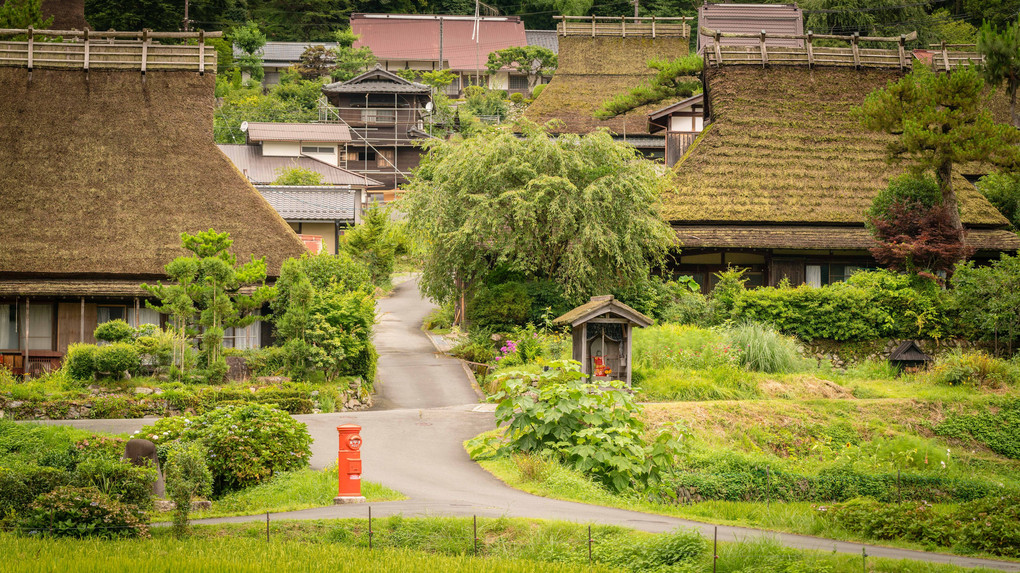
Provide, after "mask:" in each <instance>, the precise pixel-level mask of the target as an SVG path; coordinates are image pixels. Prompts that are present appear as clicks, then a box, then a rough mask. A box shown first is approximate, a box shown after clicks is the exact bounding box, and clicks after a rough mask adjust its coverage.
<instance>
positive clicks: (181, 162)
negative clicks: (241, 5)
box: [0, 67, 305, 278]
mask: <svg viewBox="0 0 1020 573" xmlns="http://www.w3.org/2000/svg"><path fill="white" fill-rule="evenodd" d="M214 83H215V76H214V75H212V74H206V75H205V76H200V75H198V74H197V73H194V72H149V73H148V74H146V75H145V77H144V81H143V78H142V76H141V75H139V74H138V72H107V71H96V70H93V71H91V72H89V74H88V75H86V74H84V73H82V72H81V71H64V70H35V71H34V72H33V73H32V79H31V81H29V79H28V72H27V70H24V69H19V68H8V67H0V85H2V86H4V89H3V90H0V126H2V129H0V165H2V166H3V168H2V169H0V204H2V205H3V216H2V217H0V237H3V240H2V241H0V275H7V276H8V277H9V276H11V275H14V274H24V275H34V276H106V277H108V278H113V277H118V276H120V277H123V276H132V277H136V276H159V275H162V274H163V265H165V264H166V263H167V262H169V261H170V260H172V259H173V258H174V257H177V256H179V255H183V254H185V251H184V250H183V249H182V248H181V238H180V234H181V233H182V232H189V233H195V232H198V231H202V230H206V229H210V228H212V229H216V230H217V231H220V232H223V231H226V232H229V233H230V235H231V237H232V238H233V239H234V246H233V248H232V250H233V252H234V253H235V254H236V255H238V258H239V259H247V258H248V257H249V256H250V255H255V256H256V257H262V256H265V257H266V262H267V264H268V267H269V273H270V274H271V275H276V274H278V273H279V270H280V265H281V264H282V262H283V261H284V260H285V259H287V258H289V257H294V256H300V255H301V254H302V253H303V252H304V251H305V248H304V245H303V244H302V242H301V240H300V239H299V238H298V237H297V235H296V234H295V233H294V231H292V230H291V228H290V226H288V225H287V223H285V222H284V220H283V219H282V218H281V217H280V216H279V215H278V214H277V213H276V212H275V211H274V210H273V208H272V207H271V206H270V205H269V204H268V203H267V202H266V201H265V199H263V198H262V196H261V195H259V193H258V192H257V191H256V190H255V188H253V187H252V186H251V184H249V183H248V181H247V180H246V179H245V178H244V176H243V175H241V173H240V172H239V171H237V169H236V168H235V167H234V166H233V165H232V164H231V163H230V160H229V159H227V158H226V156H224V155H223V153H221V152H220V150H219V149H217V148H216V145H215V144H214V143H213V136H212V114H213V87H214Z"/></svg>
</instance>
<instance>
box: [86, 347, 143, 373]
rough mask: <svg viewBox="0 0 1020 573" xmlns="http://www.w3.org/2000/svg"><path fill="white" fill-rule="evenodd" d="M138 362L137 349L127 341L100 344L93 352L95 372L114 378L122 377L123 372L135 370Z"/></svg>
mask: <svg viewBox="0 0 1020 573" xmlns="http://www.w3.org/2000/svg"><path fill="white" fill-rule="evenodd" d="M139 364H140V359H139V356H138V349H137V348H135V345H134V344H131V343H129V342H114V343H113V344H108V345H106V346H100V347H99V348H98V349H97V350H96V353H95V368H96V373H97V374H103V375H106V376H110V377H112V378H114V379H119V378H121V377H123V375H124V373H125V372H130V371H133V370H137V369H138V366H139Z"/></svg>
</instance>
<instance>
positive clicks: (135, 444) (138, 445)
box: [121, 438, 166, 497]
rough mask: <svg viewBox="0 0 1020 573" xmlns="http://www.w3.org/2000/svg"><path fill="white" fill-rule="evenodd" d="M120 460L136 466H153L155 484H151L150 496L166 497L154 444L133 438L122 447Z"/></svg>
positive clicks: (164, 483)
mask: <svg viewBox="0 0 1020 573" xmlns="http://www.w3.org/2000/svg"><path fill="white" fill-rule="evenodd" d="M121 459H122V460H128V461H130V462H131V463H132V464H134V465H136V466H144V465H153V466H155V467H156V475H157V476H158V477H157V478H156V483H154V484H152V494H153V495H155V496H156V497H163V496H165V495H166V482H164V481H163V471H162V470H161V469H160V467H159V456H157V455H156V444H154V443H152V442H150V441H149V440H142V439H140V438H134V439H131V440H128V442H127V444H125V445H124V455H123V456H121Z"/></svg>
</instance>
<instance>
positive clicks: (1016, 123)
mask: <svg viewBox="0 0 1020 573" xmlns="http://www.w3.org/2000/svg"><path fill="white" fill-rule="evenodd" d="M977 49H978V52H981V54H982V55H983V56H984V57H985V65H984V66H983V67H982V71H983V72H984V76H985V81H987V82H988V83H989V84H992V85H993V86H1005V88H1006V94H1008V95H1009V117H1010V121H1012V122H1013V127H1020V117H1018V116H1017V112H1016V89H1017V87H1018V86H1020V20H1018V21H1016V22H1013V24H1012V25H1010V26H1007V27H1006V28H1004V29H1003V30H1001V31H1000V30H997V29H995V28H994V27H993V26H992V24H991V23H990V22H985V25H984V26H982V27H981V32H980V33H979V34H978V41H977Z"/></svg>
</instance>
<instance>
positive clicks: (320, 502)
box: [154, 465, 406, 521]
mask: <svg viewBox="0 0 1020 573" xmlns="http://www.w3.org/2000/svg"><path fill="white" fill-rule="evenodd" d="M361 494H362V495H363V496H365V499H366V500H367V501H370V502H372V501H395V500H399V499H406V497H405V496H404V495H403V494H401V493H400V492H398V491H394V490H392V489H390V488H388V487H386V486H384V485H380V484H377V483H373V482H367V481H363V482H361ZM336 495H337V474H336V466H335V465H333V466H330V467H328V468H326V469H324V470H313V469H310V468H305V469H301V470H296V471H292V472H284V473H281V474H279V475H277V476H275V477H273V479H271V480H270V481H268V482H266V483H263V484H259V485H256V486H253V487H249V488H247V489H243V490H240V491H235V492H231V493H228V494H226V495H224V496H223V497H221V498H220V499H217V500H213V503H212V508H211V509H209V510H208V511H196V512H193V513H192V514H191V518H192V519H203V518H207V517H228V516H233V515H257V514H261V513H266V512H267V511H268V512H270V513H278V512H281V511H296V510H299V509H309V508H313V507H326V506H330V505H333V498H334V497H336ZM170 519H171V513H169V512H167V513H163V514H158V515H156V516H155V518H154V521H170Z"/></svg>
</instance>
